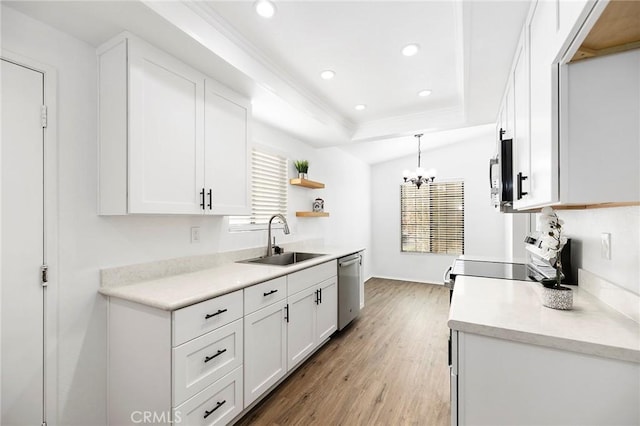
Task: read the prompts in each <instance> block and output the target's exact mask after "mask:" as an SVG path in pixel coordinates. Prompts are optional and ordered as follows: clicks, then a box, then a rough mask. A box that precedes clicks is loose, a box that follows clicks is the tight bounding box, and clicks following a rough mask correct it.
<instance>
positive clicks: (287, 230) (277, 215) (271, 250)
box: [267, 214, 289, 256]
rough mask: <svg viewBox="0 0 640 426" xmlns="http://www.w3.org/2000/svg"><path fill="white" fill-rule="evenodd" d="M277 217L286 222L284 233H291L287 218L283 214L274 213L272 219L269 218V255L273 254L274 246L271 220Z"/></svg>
mask: <svg viewBox="0 0 640 426" xmlns="http://www.w3.org/2000/svg"><path fill="white" fill-rule="evenodd" d="M276 217H277V218H278V219H280V220H281V221H282V223H284V229H283V231H284V233H285V234H289V224H288V223H287V219H286V218H285V217H284V216H282V215H281V214H274V215H273V216H271V219H269V233H268V235H267V256H273V248H272V246H271V222H273V219H275V218H276Z"/></svg>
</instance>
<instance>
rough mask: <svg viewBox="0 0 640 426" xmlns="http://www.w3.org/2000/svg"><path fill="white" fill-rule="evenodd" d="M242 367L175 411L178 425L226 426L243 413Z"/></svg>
mask: <svg viewBox="0 0 640 426" xmlns="http://www.w3.org/2000/svg"><path fill="white" fill-rule="evenodd" d="M242 409H243V404H242V367H239V368H237V369H236V370H234V371H233V372H231V373H229V374H228V375H227V376H225V377H224V378H222V379H221V380H220V381H218V382H216V383H215V384H213V385H211V386H210V387H209V388H207V389H205V390H204V391H202V392H200V393H199V394H198V395H196V396H194V397H193V398H191V399H190V400H188V401H187V402H185V403H184V404H183V405H181V406H179V407H178V408H175V409H174V410H173V416H172V418H173V422H174V424H176V425H187V426H213V425H226V424H228V423H229V422H230V421H231V420H233V419H234V418H235V417H236V416H237V415H238V414H240V413H241V412H242Z"/></svg>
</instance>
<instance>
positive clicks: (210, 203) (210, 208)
mask: <svg viewBox="0 0 640 426" xmlns="http://www.w3.org/2000/svg"><path fill="white" fill-rule="evenodd" d="M212 206H213V194H212V191H211V188H209V210H212Z"/></svg>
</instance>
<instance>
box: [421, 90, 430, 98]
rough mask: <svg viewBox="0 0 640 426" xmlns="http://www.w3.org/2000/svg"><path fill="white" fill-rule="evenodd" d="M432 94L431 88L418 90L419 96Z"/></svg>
mask: <svg viewBox="0 0 640 426" xmlns="http://www.w3.org/2000/svg"><path fill="white" fill-rule="evenodd" d="M430 94H431V90H421V91H419V92H418V96H421V97H423V98H424V97H427V96H429V95H430Z"/></svg>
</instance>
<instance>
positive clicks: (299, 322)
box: [287, 286, 318, 370]
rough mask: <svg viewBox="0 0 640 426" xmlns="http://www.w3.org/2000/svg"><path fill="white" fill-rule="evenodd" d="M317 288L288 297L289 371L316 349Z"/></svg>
mask: <svg viewBox="0 0 640 426" xmlns="http://www.w3.org/2000/svg"><path fill="white" fill-rule="evenodd" d="M317 289H318V287H317V286H313V287H310V288H308V289H305V290H303V291H301V292H299V293H296V294H294V295H293V296H289V299H288V301H289V323H288V330H289V331H288V333H287V337H288V341H287V368H288V369H289V370H291V369H292V368H293V367H295V366H296V364H298V363H299V362H300V361H302V360H303V359H305V358H306V357H307V355H309V354H310V353H311V351H313V349H314V348H315V347H316V338H315V337H316V310H317V303H316V300H317V297H318V296H317V293H316V290H317Z"/></svg>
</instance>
